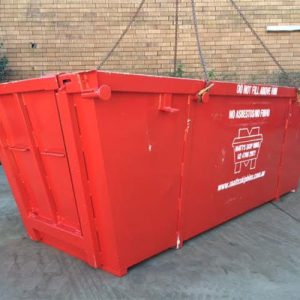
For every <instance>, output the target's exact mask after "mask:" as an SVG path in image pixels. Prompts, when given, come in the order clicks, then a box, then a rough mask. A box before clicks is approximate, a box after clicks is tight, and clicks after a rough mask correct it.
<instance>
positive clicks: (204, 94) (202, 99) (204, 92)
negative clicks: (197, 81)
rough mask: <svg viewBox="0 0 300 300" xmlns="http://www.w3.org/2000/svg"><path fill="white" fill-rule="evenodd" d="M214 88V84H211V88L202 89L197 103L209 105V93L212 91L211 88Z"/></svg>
mask: <svg viewBox="0 0 300 300" xmlns="http://www.w3.org/2000/svg"><path fill="white" fill-rule="evenodd" d="M213 86H214V83H211V84H210V85H209V86H207V87H206V88H204V89H202V90H201V91H200V92H199V93H198V94H197V98H196V99H197V102H198V103H207V102H208V94H207V93H208V92H209V91H210V90H211V88H212V87H213Z"/></svg>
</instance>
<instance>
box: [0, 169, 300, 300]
mask: <svg viewBox="0 0 300 300" xmlns="http://www.w3.org/2000/svg"><path fill="white" fill-rule="evenodd" d="M278 205H279V207H280V208H281V209H282V210H280V209H278V208H277V207H275V206H274V205H273V204H267V205H265V206H263V207H260V208H258V209H256V210H254V211H252V212H250V213H248V214H246V215H244V216H242V217H239V218H237V219H235V220H233V221H230V222H228V223H227V224H225V225H222V226H220V227H218V228H216V229H214V230H211V231H210V232H207V233H205V234H202V235H201V236H199V237H197V238H195V239H193V240H191V241H189V242H187V243H186V244H185V247H184V248H183V249H181V250H179V251H176V250H169V251H166V252H165V253H163V254H160V255H158V256H157V257H155V258H152V259H149V260H147V261H146V262H144V263H141V264H139V265H137V266H136V267H134V268H132V269H131V270H130V271H129V274H128V275H127V276H126V277H124V278H116V277H113V276H112V275H110V274H107V273H105V272H103V271H100V270H93V269H91V268H90V267H88V266H87V265H86V264H85V263H83V262H81V261H79V260H76V259H74V258H72V257H69V256H67V255H66V254H64V253H61V252H59V251H57V250H55V249H52V248H50V247H48V246H45V245H43V244H40V243H35V242H32V241H30V240H29V239H28V238H27V237H26V234H25V232H24V229H23V226H22V223H21V220H20V218H19V214H18V211H17V209H16V206H15V203H14V201H13V197H12V195H11V193H10V189H9V187H8V185H7V182H6V179H5V176H4V174H3V170H2V169H1V167H0V254H1V255H0V299H1V300H14V299H28V300H29V299H30V300H34V299H43V300H46V299H80V300H82V299H151V300H155V299H173V300H174V299H243V300H246V299H255V300H258V299H280V300H282V299H286V300H293V299H300V223H299V222H300V192H298V193H294V194H289V195H287V196H286V197H284V198H283V199H282V202H281V203H279V204H278Z"/></svg>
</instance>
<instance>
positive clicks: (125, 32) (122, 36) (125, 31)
mask: <svg viewBox="0 0 300 300" xmlns="http://www.w3.org/2000/svg"><path fill="white" fill-rule="evenodd" d="M145 2H146V0H142V1H141V3H140V5H139V6H138V8H137V10H136V12H135V13H134V15H133V16H132V18H131V20H130V22H129V23H128V25H127V26H126V28H125V29H124V31H123V32H122V34H121V35H120V37H119V38H118V40H117V41H116V43H115V44H114V46H113V47H112V48H111V50H110V51H109V52H108V53H107V55H106V56H105V58H104V59H103V60H102V62H101V63H100V65H99V66H98V67H97V69H98V70H99V69H101V68H102V67H103V65H104V64H105V63H106V62H107V61H108V60H109V59H110V57H111V56H112V55H113V53H114V52H115V50H116V48H117V47H118V46H119V44H120V43H121V41H122V40H123V38H124V36H125V35H126V34H127V32H128V31H129V29H130V28H131V26H132V24H133V23H134V22H135V20H136V18H137V17H138V15H139V13H140V11H141V9H142V8H143V6H144V4H145Z"/></svg>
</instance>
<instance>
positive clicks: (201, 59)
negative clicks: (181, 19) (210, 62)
mask: <svg viewBox="0 0 300 300" xmlns="http://www.w3.org/2000/svg"><path fill="white" fill-rule="evenodd" d="M191 3H192V11H193V23H194V29H195V35H196V41H197V48H198V55H199V59H200V63H201V65H202V68H203V72H204V78H205V80H206V81H208V80H209V75H208V70H207V66H206V62H205V58H204V55H203V52H202V48H201V41H200V34H199V28H198V20H197V13H196V7H195V1H194V0H191Z"/></svg>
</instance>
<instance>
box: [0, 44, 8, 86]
mask: <svg viewBox="0 0 300 300" xmlns="http://www.w3.org/2000/svg"><path fill="white" fill-rule="evenodd" d="M2 47H3V44H0V48H2ZM7 66H8V59H7V57H6V56H2V57H0V82H4V81H6V77H7V73H8V69H7Z"/></svg>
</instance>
